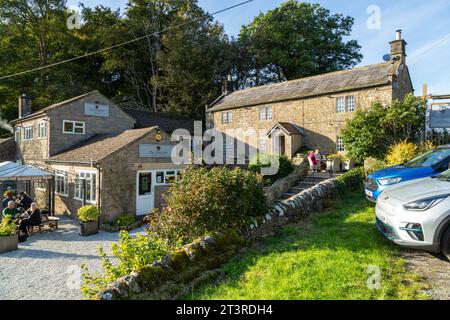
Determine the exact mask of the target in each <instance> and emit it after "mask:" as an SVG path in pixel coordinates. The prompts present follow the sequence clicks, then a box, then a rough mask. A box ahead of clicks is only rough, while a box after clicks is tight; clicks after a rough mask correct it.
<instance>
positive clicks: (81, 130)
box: [63, 120, 85, 134]
mask: <svg viewBox="0 0 450 320" xmlns="http://www.w3.org/2000/svg"><path fill="white" fill-rule="evenodd" d="M63 133H66V134H85V123H84V122H82V121H69V120H64V121H63Z"/></svg>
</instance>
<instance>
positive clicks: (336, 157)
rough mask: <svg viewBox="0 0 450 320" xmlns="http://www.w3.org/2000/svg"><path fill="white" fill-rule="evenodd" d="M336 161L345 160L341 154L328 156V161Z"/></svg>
mask: <svg viewBox="0 0 450 320" xmlns="http://www.w3.org/2000/svg"><path fill="white" fill-rule="evenodd" d="M334 159H341V160H344V156H342V155H340V154H337V153H335V154H330V155H328V156H327V160H334Z"/></svg>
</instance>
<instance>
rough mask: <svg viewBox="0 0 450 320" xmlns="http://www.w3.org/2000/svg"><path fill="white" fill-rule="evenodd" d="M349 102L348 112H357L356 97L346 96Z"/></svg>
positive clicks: (347, 102)
mask: <svg viewBox="0 0 450 320" xmlns="http://www.w3.org/2000/svg"><path fill="white" fill-rule="evenodd" d="M345 101H346V104H347V112H355V97H354V96H348V97H346V98H345Z"/></svg>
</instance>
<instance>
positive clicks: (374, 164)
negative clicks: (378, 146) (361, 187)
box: [364, 158, 388, 175]
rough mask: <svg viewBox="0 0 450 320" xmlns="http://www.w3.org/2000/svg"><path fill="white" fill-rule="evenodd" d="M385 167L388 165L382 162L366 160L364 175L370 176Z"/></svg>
mask: <svg viewBox="0 0 450 320" xmlns="http://www.w3.org/2000/svg"><path fill="white" fill-rule="evenodd" d="M386 167H388V164H387V163H386V162H385V161H383V160H378V159H375V158H368V159H366V160H365V161H364V169H365V171H366V175H369V174H372V173H374V172H376V171H378V170H381V169H384V168H386Z"/></svg>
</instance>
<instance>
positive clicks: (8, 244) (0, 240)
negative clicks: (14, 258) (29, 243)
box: [0, 234, 19, 253]
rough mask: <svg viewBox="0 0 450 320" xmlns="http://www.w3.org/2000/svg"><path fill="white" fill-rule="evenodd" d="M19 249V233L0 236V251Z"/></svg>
mask: <svg viewBox="0 0 450 320" xmlns="http://www.w3.org/2000/svg"><path fill="white" fill-rule="evenodd" d="M17 249H19V235H18V234H15V235H13V236H9V237H0V253H5V252H10V251H14V250H17Z"/></svg>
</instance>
